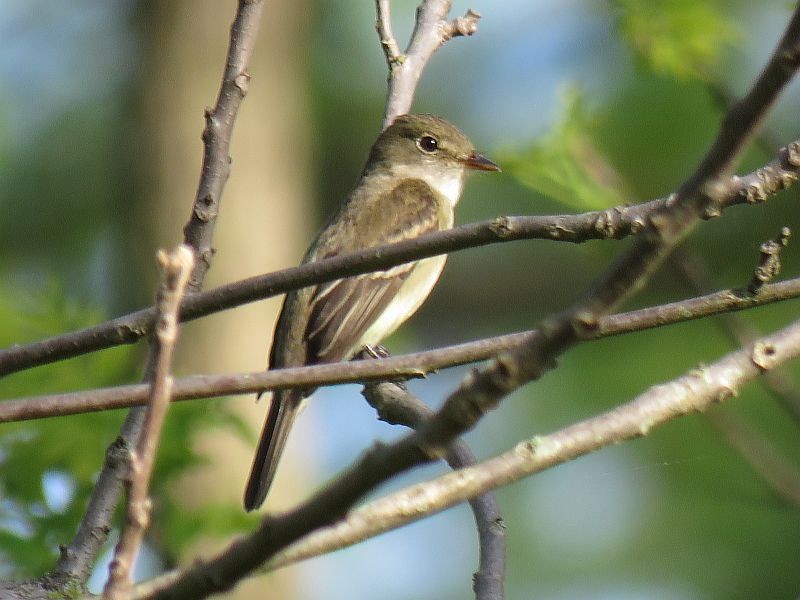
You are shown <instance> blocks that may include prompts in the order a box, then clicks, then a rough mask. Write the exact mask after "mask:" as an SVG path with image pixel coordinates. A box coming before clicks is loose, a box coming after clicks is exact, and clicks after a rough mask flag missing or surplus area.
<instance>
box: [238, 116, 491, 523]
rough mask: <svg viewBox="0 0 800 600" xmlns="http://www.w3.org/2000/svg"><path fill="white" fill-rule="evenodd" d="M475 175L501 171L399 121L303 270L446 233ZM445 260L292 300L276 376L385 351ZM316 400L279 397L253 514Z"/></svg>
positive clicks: (279, 341) (453, 137) (432, 123)
mask: <svg viewBox="0 0 800 600" xmlns="http://www.w3.org/2000/svg"><path fill="white" fill-rule="evenodd" d="M469 170H481V171H499V170H500V168H499V167H498V166H497V165H496V164H494V163H493V162H492V161H490V160H489V159H487V158H486V157H484V156H482V155H480V154H478V153H477V152H476V151H475V148H474V147H473V145H472V142H470V141H469V139H468V138H467V136H465V135H464V134H463V133H461V131H459V130H458V129H457V128H456V127H455V126H453V125H452V124H450V123H448V122H447V121H445V120H444V119H442V118H439V117H436V116H433V115H403V116H401V117H398V118H397V119H396V120H395V121H394V123H393V124H392V125H391V126H390V127H389V128H388V129H386V131H384V132H383V133H382V134H381V135H380V136H379V137H378V140H377V141H376V142H375V145H374V146H372V150H371V151H370V154H369V158H368V159H367V164H366V165H365V166H364V170H363V171H362V173H361V177H360V179H359V181H358V185H357V186H356V188H355V189H354V190H353V191H352V192H351V193H350V195H349V196H348V198H347V199H346V200H345V202H344V203H343V204H342V205H341V207H340V208H339V210H338V211H337V212H336V214H334V215H333V217H332V218H331V220H330V221H329V222H328V224H327V225H326V226H325V227H324V228H323V229H322V231H321V232H320V234H319V235H318V236H317V239H316V240H315V241H314V243H313V244H312V245H311V248H309V250H308V252H307V253H306V255H305V257H304V258H303V263H308V262H313V261H316V260H321V259H325V258H329V257H332V256H336V255H339V254H344V253H347V252H354V251H356V250H360V249H363V248H368V247H371V246H378V245H380V244H387V243H391V242H398V241H401V240H406V239H410V238H414V237H417V236H419V235H421V234H424V233H428V232H432V231H440V230H443V229H449V228H450V227H452V226H453V209H454V208H455V205H456V204H457V203H458V201H459V199H460V197H461V190H462V187H463V184H464V178H465V175H466V173H467V171H469ZM446 258H447V257H446V256H444V255H442V256H435V257H431V258H425V259H422V260H418V261H416V262H412V263H408V264H404V265H398V266H396V267H392V268H390V269H387V270H386V271H378V272H376V273H366V274H364V275H358V276H355V277H347V278H345V279H337V280H336V281H331V282H328V283H323V284H320V285H316V286H311V287H306V288H303V289H300V290H296V291H293V292H290V293H288V294H287V295H286V298H285V300H284V302H283V309H282V311H281V314H280V317H279V318H278V324H277V326H276V328H275V337H274V339H273V342H272V351H271V352H270V358H269V368H270V369H279V368H282V367H296V366H301V365H311V364H317V363H328V362H336V361H342V360H347V359H350V358H352V357H353V356H354V355H355V354H356V353H358V352H359V351H360V350H361V349H362V348H363V347H365V346H368V345H374V344H378V343H379V342H380V341H381V340H383V339H384V338H385V337H387V336H388V335H390V334H391V333H392V332H393V331H394V330H395V329H397V327H398V326H399V325H400V324H401V323H403V322H404V321H405V320H406V319H408V318H409V317H410V316H411V315H412V314H414V312H415V311H416V310H417V309H418V308H419V306H420V305H421V304H422V302H423V301H424V300H425V298H427V297H428V294H429V293H430V291H431V289H432V288H433V286H434V284H435V283H436V281H437V280H438V279H439V275H441V272H442V268H443V267H444V263H445V260H446ZM313 391H314V390H313V389H306V390H279V391H276V392H274V394H273V397H272V403H271V404H270V408H269V413H268V414H267V420H266V422H265V423H264V430H263V432H262V433H261V439H260V440H259V443H258V449H257V450H256V455H255V458H254V459H253V468H252V471H251V472H250V479H249V481H248V482H247V489H246V490H245V493H244V507H245V509H246V510H248V511H250V510H253V509H255V508H258V507H259V506H260V505H261V503H262V502H264V498H265V497H266V495H267V491H268V490H269V487H270V484H271V483H272V479H273V478H274V476H275V470H276V468H277V465H278V460H279V459H280V456H281V452H282V451H283V448H284V446H285V445H286V439H287V436H288V434H289V429H290V428H291V426H292V422H293V421H294V419H295V417H296V416H297V414H298V412H299V409H300V404H301V402H302V401H303V399H304V398H306V397H307V396H309V395H310V394H311V393H312V392H313Z"/></svg>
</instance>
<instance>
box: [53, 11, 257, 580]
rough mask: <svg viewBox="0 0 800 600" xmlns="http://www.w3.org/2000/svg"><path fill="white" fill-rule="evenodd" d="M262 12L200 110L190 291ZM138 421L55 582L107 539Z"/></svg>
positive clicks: (203, 266) (116, 447)
mask: <svg viewBox="0 0 800 600" xmlns="http://www.w3.org/2000/svg"><path fill="white" fill-rule="evenodd" d="M262 9H263V2H262V1H261V0H240V1H239V4H238V8H237V10H236V16H235V17H234V21H233V25H232V26H231V34H230V45H229V47H228V55H227V58H226V61H225V65H226V66H225V73H224V75H223V78H222V84H221V87H220V92H219V96H218V98H217V103H216V106H215V107H214V109H213V110H206V128H205V130H204V131H203V146H204V151H203V165H202V170H201V174H200V182H199V185H198V191H197V196H196V199H195V204H194V208H193V210H192V215H191V217H190V219H189V222H188V223H187V224H186V226H185V228H184V239H185V243H186V244H187V245H188V246H190V247H191V248H192V250H193V252H194V253H195V255H196V260H195V266H194V270H193V272H192V274H191V276H190V282H189V289H190V290H197V289H199V288H200V286H201V285H202V282H203V278H204V277H205V274H206V272H207V270H208V268H209V267H210V261H211V256H212V254H213V250H212V246H211V244H212V237H213V233H214V227H215V225H216V217H217V215H218V214H219V203H220V200H221V197H222V190H223V188H224V187H225V183H226V181H227V178H228V172H229V169H230V157H229V156H228V150H229V146H230V139H231V135H232V132H233V125H234V122H235V118H236V115H237V114H238V110H239V106H240V105H241V102H242V100H243V99H244V96H245V94H246V93H247V83H248V80H249V75H248V74H247V63H248V61H249V59H250V55H251V53H252V50H253V45H254V43H255V39H256V35H257V33H258V25H259V21H260V17H261V10H262ZM182 309H183V308H182V307H181V310H182ZM154 311H155V309H149V310H148V311H146V312H147V313H148V314H149V315H150V318H149V320H148V328H147V331H145V332H142V336H144V335H148V334H150V333H152V330H153V325H154V322H155V312H154ZM140 337H141V336H140ZM153 366H154V354H153V353H152V352H151V353H150V355H149V357H148V364H147V367H146V368H145V379H148V378H149V377H150V376H151V374H152V368H153ZM143 417H144V413H143V412H142V411H141V410H140V409H134V410H132V411H130V413H129V414H128V416H127V417H126V419H125V422H124V423H123V425H122V428H121V430H120V435H119V437H118V438H117V440H116V441H115V442H114V443H112V444H111V446H109V448H108V450H107V452H106V459H105V461H104V464H103V468H102V469H101V471H100V474H99V476H98V478H97V482H96V483H95V486H94V488H93V489H92V494H91V497H90V498H89V504H88V506H87V508H86V512H85V513H84V516H83V519H82V520H81V523H80V526H79V527H78V532H77V533H76V535H75V537H74V538H73V540H72V541H71V542H70V544H69V545H68V546H65V547H62V549H61V557H60V559H59V561H58V563H57V565H56V567H55V569H54V572H53V574H54V575H55V576H58V577H67V578H70V579H74V580H77V581H79V582H81V583H83V582H85V581H86V579H87V578H88V576H89V572H90V570H91V567H92V564H93V563H94V560H95V558H96V556H97V553H98V552H99V551H100V548H102V546H103V544H104V543H105V540H106V538H107V537H108V532H109V530H110V528H111V522H112V519H113V515H114V511H115V509H116V506H117V504H118V502H119V496H120V492H121V488H122V478H123V477H124V476H125V470H126V457H127V452H126V448H127V447H128V446H129V445H130V440H133V439H136V438H138V437H139V432H140V430H141V427H142V424H143Z"/></svg>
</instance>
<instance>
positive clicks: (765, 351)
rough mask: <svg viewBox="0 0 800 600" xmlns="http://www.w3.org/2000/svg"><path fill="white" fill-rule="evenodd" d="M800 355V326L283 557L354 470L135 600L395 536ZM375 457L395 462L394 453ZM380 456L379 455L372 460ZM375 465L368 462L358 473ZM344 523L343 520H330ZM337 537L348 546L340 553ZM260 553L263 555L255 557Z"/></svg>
mask: <svg viewBox="0 0 800 600" xmlns="http://www.w3.org/2000/svg"><path fill="white" fill-rule="evenodd" d="M799 355H800V322H795V323H794V324H792V325H790V326H789V327H786V328H785V329H783V330H781V331H779V332H777V333H775V334H773V335H771V336H768V337H765V338H763V339H761V340H759V341H758V342H756V343H754V344H751V345H749V346H748V347H746V348H743V349H741V350H737V351H736V352H732V353H730V354H728V355H726V356H725V357H723V358H722V359H720V360H718V361H716V362H715V363H713V364H712V365H709V366H705V367H700V368H695V369H692V370H691V371H689V372H688V373H687V374H686V375H684V376H682V377H680V378H678V379H676V380H673V381H671V382H668V383H665V384H662V385H657V386H653V387H651V388H650V389H649V390H648V391H646V392H644V393H643V394H641V395H640V396H638V397H637V398H635V399H634V400H633V401H631V402H629V403H627V404H624V405H621V406H618V407H616V408H614V409H612V410H610V411H607V412H605V413H602V414H600V415H598V416H596V417H593V418H591V419H586V420H584V421H581V422H579V423H575V424H573V425H570V426H569V427H566V428H564V429H561V430H560V431H557V432H555V433H551V434H549V435H542V436H536V437H534V438H532V439H530V440H527V441H525V442H521V443H519V444H517V445H516V446H515V447H514V448H513V449H512V450H510V451H508V452H505V453H503V454H501V455H499V456H496V457H494V458H491V459H489V460H486V461H483V462H481V463H478V464H477V465H475V466H472V467H468V468H466V469H461V470H459V471H456V472H453V473H447V474H446V475H442V476H440V477H437V478H436V479H434V480H432V481H427V482H423V483H419V484H416V485H413V486H410V487H408V488H405V489H402V490H400V491H398V492H395V493H393V494H390V495H388V496H386V497H384V498H381V499H379V500H375V501H373V502H370V503H368V504H366V505H364V506H361V507H359V508H356V509H354V510H352V511H350V512H349V513H348V514H347V516H346V517H344V518H342V519H341V520H339V521H338V522H336V523H335V524H333V525H330V526H328V527H325V528H324V529H319V530H317V531H315V532H314V533H311V534H308V535H306V536H305V537H303V538H301V539H299V540H297V541H295V542H294V543H293V544H292V545H290V546H288V547H286V548H285V549H283V550H281V551H280V552H274V550H273V549H275V548H280V545H281V543H282V542H283V540H284V539H285V538H286V537H288V536H289V535H291V534H294V533H296V530H297V529H299V528H302V523H301V520H302V519H303V518H305V517H306V516H308V515H309V511H308V507H309V506H314V505H315V503H317V502H319V501H321V500H322V499H324V497H325V496H327V495H329V494H330V493H331V491H332V490H334V489H335V490H339V489H340V488H341V487H342V486H347V485H350V483H351V482H350V481H349V480H350V478H353V477H355V476H356V471H357V469H358V468H359V467H358V466H357V467H355V468H350V469H348V471H347V472H346V473H345V474H343V475H342V476H340V477H339V478H337V480H336V481H335V482H334V483H333V484H331V485H330V486H328V487H327V488H326V489H323V490H322V491H321V492H319V493H318V494H317V495H315V496H314V498H312V500H310V501H309V502H308V503H306V504H305V505H304V506H303V507H301V508H299V509H296V510H293V511H292V512H290V513H287V514H285V515H282V516H280V517H272V518H270V517H268V518H267V519H265V521H264V523H263V524H262V526H261V527H260V528H259V529H258V530H257V531H256V532H255V533H253V534H251V535H249V536H246V537H244V538H242V539H240V540H237V541H236V542H234V543H233V544H232V545H231V546H230V547H229V548H228V549H226V550H225V551H223V552H222V553H220V554H219V555H217V556H215V557H213V558H211V559H210V560H208V561H206V562H204V563H202V564H198V565H195V566H192V567H190V568H188V569H186V570H184V571H174V572H171V573H168V574H167V575H166V576H163V577H159V578H157V579H154V580H152V581H150V582H146V583H144V584H142V585H140V586H138V587H137V588H136V590H135V592H134V594H133V596H132V599H131V600H145V599H151V598H204V597H206V596H207V595H209V594H211V593H214V592H219V591H222V590H225V589H228V588H229V587H230V586H231V585H232V584H233V583H234V581H235V580H236V578H238V577H240V576H242V574H243V572H244V571H245V570H248V569H249V568H250V565H253V564H257V563H258V561H259V560H262V559H263V557H270V558H269V560H268V561H267V562H266V563H265V565H266V567H267V568H279V567H283V566H286V565H288V564H291V563H294V562H297V561H299V560H303V559H305V558H309V557H312V556H317V555H318V554H320V553H322V552H329V551H330V550H332V549H334V548H336V547H345V546H347V545H349V543H350V542H349V540H351V539H353V540H358V539H361V538H363V537H369V536H370V535H373V533H372V532H373V530H374V534H377V533H381V532H382V531H383V527H382V526H380V525H378V524H379V523H383V522H389V523H390V527H389V528H390V529H394V528H396V527H400V526H402V525H405V524H407V523H411V522H413V521H416V520H419V519H421V518H424V517H427V516H430V515H432V514H435V513H437V512H440V511H442V510H444V509H446V508H449V507H451V506H454V505H456V504H458V503H460V502H463V501H465V500H467V499H469V498H472V497H474V496H476V495H478V494H482V493H484V492H486V491H487V490H491V489H497V488H498V487H501V486H505V485H508V484H510V483H513V482H515V481H519V480H520V479H522V478H524V477H528V476H530V475H533V474H535V473H538V472H541V471H544V470H545V469H548V468H550V467H553V466H555V465H558V464H562V463H564V462H568V461H570V460H573V459H575V458H578V457H579V456H583V455H585V454H588V453H590V452H593V451H596V450H599V449H601V448H605V447H607V446H610V445H613V444H617V443H619V442H621V441H625V440H632V439H636V438H638V437H642V436H644V435H646V434H648V433H649V432H650V431H651V430H652V429H653V428H655V427H658V426H661V425H664V424H666V423H668V422H670V421H672V420H673V419H676V418H678V417H681V416H685V415H689V414H694V413H696V412H699V411H704V410H706V409H708V408H709V407H710V406H713V405H714V404H717V403H719V402H722V401H724V400H727V399H730V398H732V397H734V396H735V395H736V394H737V393H738V391H739V389H740V388H741V387H742V386H743V385H745V384H746V383H748V382H750V381H752V380H753V379H755V378H756V377H758V376H759V375H762V374H763V373H765V372H767V371H769V370H771V369H774V368H775V367H777V366H779V365H781V364H784V363H785V362H787V361H788V360H791V359H793V358H796V357H797V356H799ZM412 438H417V435H416V434H412V435H411V436H409V437H407V438H404V440H401V441H399V442H398V443H396V444H393V445H392V447H393V448H395V449H396V448H399V447H402V448H404V449H405V450H406V451H412V449H411V445H410V444H409V443H408V442H409V440H410V439H412ZM371 454H373V455H376V454H380V455H382V456H384V457H385V456H388V455H389V454H390V451H389V450H388V448H387V447H379V448H376V449H374V450H373V451H372V452H371ZM373 458H374V457H373ZM373 458H371V457H369V456H368V457H365V458H364V459H362V460H361V461H359V465H363V463H365V462H367V461H369V462H370V463H371V464H373V465H374V464H377V463H376V462H373ZM429 458H430V459H431V460H432V459H433V458H434V457H432V456H431V457H429ZM337 514H338V513H337ZM334 521H336V518H335V515H334V516H331V517H330V518H329V522H334ZM332 538H336V539H338V540H340V541H341V544H342V545H341V546H336V545H333V544H332V542H331V539H332ZM254 555H255V556H254Z"/></svg>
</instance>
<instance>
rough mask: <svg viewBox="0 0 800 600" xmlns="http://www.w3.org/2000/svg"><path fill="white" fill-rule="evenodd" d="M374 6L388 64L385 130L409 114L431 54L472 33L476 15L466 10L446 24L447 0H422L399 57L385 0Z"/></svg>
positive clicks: (475, 28) (377, 1)
mask: <svg viewBox="0 0 800 600" xmlns="http://www.w3.org/2000/svg"><path fill="white" fill-rule="evenodd" d="M375 5H376V12H377V27H376V28H377V30H378V36H379V38H380V42H381V46H382V48H383V52H384V54H385V55H386V61H387V63H388V65H389V78H388V83H389V91H388V94H387V98H386V111H385V112H384V115H383V127H382V129H386V128H387V127H388V126H389V125H391V124H392V121H394V120H395V118H397V117H398V116H399V115H403V114H406V113H408V112H410V111H411V104H412V103H413V101H414V94H415V93H416V90H417V83H418V82H419V78H420V77H421V76H422V71H424V70H425V67H426V65H427V64H428V61H429V60H430V58H431V56H433V53H434V52H436V51H437V50H438V49H439V48H440V47H441V45H442V44H444V43H445V42H447V41H448V40H450V39H452V38H454V37H457V36H467V35H472V34H473V33H475V32H476V31H477V30H478V19H480V15H479V14H478V13H477V12H475V11H473V10H471V9H470V10H468V11H467V13H466V14H465V15H464V16H463V17H458V18H456V19H453V20H452V21H448V15H449V14H450V7H451V5H452V2H451V0H424V1H423V2H422V3H421V4H420V5H419V6H418V7H417V19H416V23H415V24H414V31H413V32H412V33H411V39H410V40H409V42H408V47H407V48H406V52H405V54H400V49H399V47H398V45H397V41H396V40H395V39H394V35H393V34H392V29H391V16H390V14H389V0H376V2H375Z"/></svg>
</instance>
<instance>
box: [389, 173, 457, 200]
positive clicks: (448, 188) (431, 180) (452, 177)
mask: <svg viewBox="0 0 800 600" xmlns="http://www.w3.org/2000/svg"><path fill="white" fill-rule="evenodd" d="M393 172H394V175H396V176H399V177H402V178H407V177H408V178H413V179H421V180H422V181H424V182H425V183H427V184H428V185H429V186H431V187H432V188H433V189H434V190H436V191H437V192H439V193H440V194H441V195H442V196H444V197H445V198H447V199H448V200H449V201H450V205H451V206H455V205H456V204H458V201H459V200H460V199H461V191H462V190H463V189H464V170H463V169H443V170H439V171H438V172H436V173H431V172H430V170H428V169H424V168H413V167H407V166H402V167H395V168H394V169H393Z"/></svg>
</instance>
